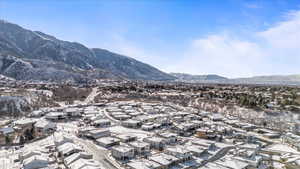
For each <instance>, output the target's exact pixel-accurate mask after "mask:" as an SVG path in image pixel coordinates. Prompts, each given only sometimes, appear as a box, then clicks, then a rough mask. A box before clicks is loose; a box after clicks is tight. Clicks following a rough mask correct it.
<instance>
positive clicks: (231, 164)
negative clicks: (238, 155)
mask: <svg viewBox="0 0 300 169" xmlns="http://www.w3.org/2000/svg"><path fill="white" fill-rule="evenodd" d="M214 163H215V164H218V165H220V166H224V167H228V168H232V169H248V168H249V167H250V165H249V164H248V163H247V162H244V161H240V160H237V159H234V158H221V159H219V160H217V161H215V162H214Z"/></svg>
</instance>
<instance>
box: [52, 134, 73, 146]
mask: <svg viewBox="0 0 300 169" xmlns="http://www.w3.org/2000/svg"><path fill="white" fill-rule="evenodd" d="M65 143H73V139H72V138H69V137H66V136H65V135H63V134H62V133H55V134H54V144H55V146H56V147H58V146H60V145H63V144H65Z"/></svg>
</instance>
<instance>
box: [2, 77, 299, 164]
mask: <svg viewBox="0 0 300 169" xmlns="http://www.w3.org/2000/svg"><path fill="white" fill-rule="evenodd" d="M2 86H3V87H2V88H1V89H0V92H1V100H0V104H1V121H0V144H1V149H0V168H1V169H46V168H47V169H48V168H49V169H50V168H51V169H167V168H168V169H169V168H170V169H192V168H209V169H255V168H260V169H263V168H265V169H269V168H284V167H286V168H295V169H296V168H299V167H300V151H299V150H300V144H299V142H300V135H299V134H300V121H299V120H300V116H299V104H300V88H298V87H291V86H263V85H222V84H198V83H192V84H191V83H179V82H170V83H169V82H145V81H118V80H100V81H97V82H95V83H91V84H72V83H64V84H59V83H46V82H31V83H28V82H27V83H22V82H20V81H13V82H11V83H8V82H5V83H3V84H2Z"/></svg>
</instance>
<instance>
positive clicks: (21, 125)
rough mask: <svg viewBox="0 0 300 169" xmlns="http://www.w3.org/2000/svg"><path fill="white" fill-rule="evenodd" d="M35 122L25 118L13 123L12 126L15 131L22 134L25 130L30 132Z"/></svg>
mask: <svg viewBox="0 0 300 169" xmlns="http://www.w3.org/2000/svg"><path fill="white" fill-rule="evenodd" d="M35 122H36V120H34V119H29V118H25V119H20V120H17V121H14V122H13V124H14V128H15V129H16V130H18V131H21V132H24V131H26V130H32V129H33V125H34V123H35Z"/></svg>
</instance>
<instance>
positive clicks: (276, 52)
mask: <svg viewBox="0 0 300 169" xmlns="http://www.w3.org/2000/svg"><path fill="white" fill-rule="evenodd" d="M0 18H1V19H5V20H7V21H10V22H13V23H16V24H19V25H21V26H23V27H25V28H28V29H31V30H39V31H42V32H44V33H47V34H51V35H54V36H56V37H57V38H59V39H63V40H68V41H76V42H80V43H82V44H84V45H86V46H88V47H97V48H104V49H108V50H111V51H113V52H117V53H120V54H124V55H127V56H130V57H133V58H136V59H138V60H141V61H143V62H146V63H149V64H151V65H154V66H156V67H157V68H159V69H161V70H163V71H166V72H184V73H191V74H219V75H224V76H227V77H242V76H243V77H245V76H254V75H271V74H300V67H299V64H300V2H299V1H298V0H77V1H75V0H72V1H71V0H57V1H54V0H26V1H20V0H0Z"/></svg>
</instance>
